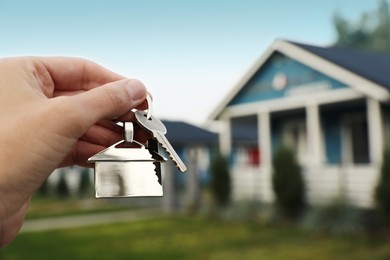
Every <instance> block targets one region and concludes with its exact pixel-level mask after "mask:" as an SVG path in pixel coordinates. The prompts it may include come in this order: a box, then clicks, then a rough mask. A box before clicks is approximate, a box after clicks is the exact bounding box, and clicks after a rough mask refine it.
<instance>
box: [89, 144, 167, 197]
mask: <svg viewBox="0 0 390 260" xmlns="http://www.w3.org/2000/svg"><path fill="white" fill-rule="evenodd" d="M166 160H167V159H165V158H164V157H162V156H161V155H160V154H158V152H157V151H154V150H152V149H147V148H145V147H144V146H143V145H141V144H139V143H137V142H132V143H131V144H129V143H127V144H126V143H125V142H123V141H121V142H119V143H117V144H114V145H112V146H110V147H108V148H107V149H105V150H103V151H101V152H100V153H98V154H95V155H94V156H92V157H91V158H89V159H88V162H94V163H95V196H96V198H113V197H143V196H162V195H163V188H162V185H161V179H160V178H161V177H160V176H161V172H160V163H161V162H165V161H166Z"/></svg>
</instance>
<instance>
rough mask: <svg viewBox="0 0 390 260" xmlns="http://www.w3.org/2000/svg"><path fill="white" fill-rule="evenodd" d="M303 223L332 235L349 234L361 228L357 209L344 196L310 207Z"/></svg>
mask: <svg viewBox="0 0 390 260" xmlns="http://www.w3.org/2000/svg"><path fill="white" fill-rule="evenodd" d="M304 225H305V226H306V227H308V228H310V229H315V230H320V231H324V232H327V233H330V234H334V235H350V234H354V233H356V232H358V231H360V230H361V229H362V223H361V214H360V211H359V209H358V208H356V207H354V206H353V205H352V204H350V203H349V202H348V200H347V199H346V198H345V197H344V196H340V197H337V198H335V199H333V200H332V201H330V203H328V204H326V205H324V206H316V207H314V208H312V209H311V210H310V212H309V213H308V215H307V217H306V219H305V223H304Z"/></svg>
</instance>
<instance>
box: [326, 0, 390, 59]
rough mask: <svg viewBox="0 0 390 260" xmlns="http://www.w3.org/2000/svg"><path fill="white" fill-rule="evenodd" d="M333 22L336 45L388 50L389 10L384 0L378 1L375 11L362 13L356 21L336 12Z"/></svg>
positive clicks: (389, 33)
mask: <svg viewBox="0 0 390 260" xmlns="http://www.w3.org/2000/svg"><path fill="white" fill-rule="evenodd" d="M333 24H334V27H335V30H336V33H337V40H336V42H335V45H336V46H346V47H357V48H365V49H372V50H377V51H386V52H390V12H389V5H388V3H387V1H386V0H382V1H381V2H380V4H379V6H378V9H377V10H376V11H374V12H371V13H364V14H362V15H361V17H360V19H359V20H358V22H357V23H352V22H348V21H346V20H345V19H344V18H343V17H342V15H341V14H339V13H336V14H335V15H334V17H333Z"/></svg>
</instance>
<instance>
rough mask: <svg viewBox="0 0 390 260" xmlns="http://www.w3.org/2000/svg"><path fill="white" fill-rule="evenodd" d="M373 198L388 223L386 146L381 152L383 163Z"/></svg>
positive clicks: (389, 187) (389, 189)
mask: <svg viewBox="0 0 390 260" xmlns="http://www.w3.org/2000/svg"><path fill="white" fill-rule="evenodd" d="M375 200H376V204H377V208H378V210H379V212H380V214H381V217H383V220H384V221H385V222H387V224H390V148H386V149H385V150H384V152H383V163H382V167H381V173H380V178H379V182H378V185H377V187H376V190H375Z"/></svg>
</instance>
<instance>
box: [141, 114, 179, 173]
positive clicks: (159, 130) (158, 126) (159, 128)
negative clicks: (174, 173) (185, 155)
mask: <svg viewBox="0 0 390 260" xmlns="http://www.w3.org/2000/svg"><path fill="white" fill-rule="evenodd" d="M135 117H136V118H137V121H138V123H139V124H140V125H141V126H142V127H143V128H145V129H146V130H147V131H149V132H150V133H152V135H153V137H154V138H156V140H157V142H159V143H160V144H161V146H162V147H163V148H164V150H165V151H166V152H167V154H168V156H169V158H171V159H172V161H173V162H174V163H175V164H176V167H177V168H178V169H179V170H180V171H181V172H185V171H186V170H187V167H186V166H185V165H184V163H183V161H182V160H181V159H180V157H179V155H177V153H176V151H175V149H173V147H172V145H171V144H170V143H169V141H168V139H167V138H166V137H165V134H166V133H167V129H166V128H165V125H164V124H163V123H162V122H161V121H160V120H159V119H157V118H156V117H154V116H153V115H151V116H150V118H149V119H148V118H147V113H145V112H144V111H140V110H138V111H135Z"/></svg>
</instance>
